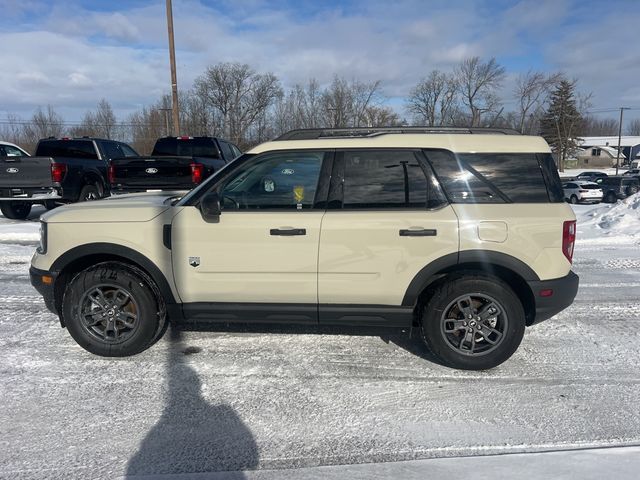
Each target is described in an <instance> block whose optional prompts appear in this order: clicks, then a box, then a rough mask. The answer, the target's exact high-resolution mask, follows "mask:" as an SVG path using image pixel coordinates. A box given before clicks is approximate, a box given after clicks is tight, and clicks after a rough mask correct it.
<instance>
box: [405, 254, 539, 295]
mask: <svg viewBox="0 0 640 480" xmlns="http://www.w3.org/2000/svg"><path fill="white" fill-rule="evenodd" d="M464 264H476V265H477V264H480V265H482V267H483V268H484V269H485V270H486V271H488V272H491V270H492V268H493V267H495V266H498V267H502V268H504V269H507V270H510V271H512V272H513V273H515V274H517V275H518V276H520V277H521V278H522V279H523V280H524V281H525V282H533V281H539V280H540V277H539V276H538V275H537V274H536V272H534V271H533V270H532V269H531V267H529V265H527V264H526V263H524V262H523V261H522V260H519V259H517V258H515V257H513V256H511V255H507V254H506V253H501V252H494V251H491V250H463V251H461V252H457V253H450V254H449V255H445V256H443V257H440V258H438V259H437V260H434V261H433V262H431V263H429V264H428V265H426V266H425V267H424V268H422V270H420V271H419V272H418V273H417V274H416V276H415V277H413V280H411V283H410V284H409V286H408V287H407V290H406V292H405V294H404V298H403V299H402V306H403V307H413V306H415V305H416V303H417V301H418V298H419V297H420V294H421V293H422V292H423V291H424V289H425V288H426V287H428V286H429V285H430V284H431V283H433V281H434V280H437V279H438V278H439V276H438V275H440V274H442V273H446V272H447V271H448V270H451V269H453V268H455V267H458V266H460V265H464Z"/></svg>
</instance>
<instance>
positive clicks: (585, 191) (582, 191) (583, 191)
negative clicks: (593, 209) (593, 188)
mask: <svg viewBox="0 0 640 480" xmlns="http://www.w3.org/2000/svg"><path fill="white" fill-rule="evenodd" d="M588 191H589V190H578V192H580V193H587V192H588Z"/></svg>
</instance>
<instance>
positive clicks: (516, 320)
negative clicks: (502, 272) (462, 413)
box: [421, 274, 525, 370]
mask: <svg viewBox="0 0 640 480" xmlns="http://www.w3.org/2000/svg"><path fill="white" fill-rule="evenodd" d="M524 329H525V314H524V309H523V307H522V303H521V302H520V300H519V299H518V297H517V296H516V295H515V294H514V293H513V291H512V290H511V288H509V286H508V285H507V284H506V283H504V282H502V281H501V280H498V279H496V278H489V277H486V276H482V275H476V274H467V275H464V276H463V275H460V276H457V277H454V278H452V279H450V280H449V281H447V282H446V283H444V284H442V285H440V287H438V288H437V289H436V290H435V292H434V293H433V296H432V297H431V298H430V299H429V301H428V303H427V305H426V306H425V308H424V310H423V312H422V325H421V333H422V339H423V341H424V342H425V343H426V344H427V347H429V350H431V351H432V352H433V353H434V355H436V357H438V358H439V359H440V360H441V361H442V362H443V364H444V365H446V366H448V367H452V368H459V369H462V370H486V369H489V368H493V367H496V366H498V365H500V364H501V363H502V362H504V361H505V360H507V359H508V358H509V357H511V355H513V353H514V352H515V351H516V350H517V348H518V346H519V345H520V342H521V341H522V337H523V336H524Z"/></svg>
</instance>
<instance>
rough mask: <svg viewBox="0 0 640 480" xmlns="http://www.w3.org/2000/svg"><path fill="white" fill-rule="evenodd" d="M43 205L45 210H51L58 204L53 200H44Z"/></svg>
mask: <svg viewBox="0 0 640 480" xmlns="http://www.w3.org/2000/svg"><path fill="white" fill-rule="evenodd" d="M43 205H44V208H46V209H47V210H53V209H54V208H56V207H57V206H58V204H57V203H56V202H55V201H54V200H46V201H45V202H44V203H43Z"/></svg>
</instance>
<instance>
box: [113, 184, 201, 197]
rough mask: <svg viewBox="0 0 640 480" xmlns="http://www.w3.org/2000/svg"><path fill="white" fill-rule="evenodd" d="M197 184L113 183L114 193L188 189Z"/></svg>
mask: <svg viewBox="0 0 640 480" xmlns="http://www.w3.org/2000/svg"><path fill="white" fill-rule="evenodd" d="M196 186H197V185H193V184H189V185H144V186H135V187H134V186H131V187H129V186H118V185H111V193H112V194H116V195H117V194H126V193H144V192H147V191H154V190H161V191H163V192H164V191H169V192H172V191H185V190H186V191H188V190H191V189H193V188H194V187H196Z"/></svg>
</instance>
